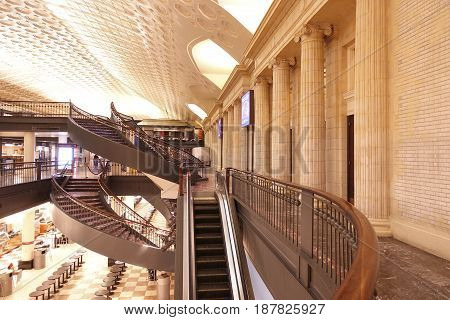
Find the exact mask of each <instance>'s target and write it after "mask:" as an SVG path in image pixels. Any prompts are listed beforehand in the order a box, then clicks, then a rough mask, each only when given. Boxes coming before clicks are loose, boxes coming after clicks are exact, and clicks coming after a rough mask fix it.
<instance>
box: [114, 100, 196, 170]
mask: <svg viewBox="0 0 450 320" xmlns="http://www.w3.org/2000/svg"><path fill="white" fill-rule="evenodd" d="M111 119H112V121H113V122H115V123H117V124H118V125H120V131H121V132H122V133H123V134H124V136H125V137H127V138H128V139H129V141H130V142H131V143H133V144H135V142H136V138H137V139H138V141H139V143H140V144H141V147H145V148H148V149H151V150H152V151H154V152H156V153H158V154H159V155H161V156H162V157H163V158H164V159H166V160H168V161H172V162H175V163H177V164H178V165H180V167H183V168H191V169H192V168H203V167H204V166H205V165H204V163H203V162H202V161H201V160H199V159H197V158H196V157H194V156H193V155H191V154H190V153H188V152H186V151H184V150H182V149H180V148H177V147H175V146H173V145H171V144H169V143H166V142H164V141H161V140H160V139H156V138H154V137H150V136H149V135H148V134H147V133H146V132H145V131H144V130H143V129H142V128H141V127H139V126H138V125H137V124H136V122H135V120H134V119H133V118H132V117H130V116H127V115H124V114H122V113H120V112H118V111H117V110H116V108H115V107H114V103H111Z"/></svg>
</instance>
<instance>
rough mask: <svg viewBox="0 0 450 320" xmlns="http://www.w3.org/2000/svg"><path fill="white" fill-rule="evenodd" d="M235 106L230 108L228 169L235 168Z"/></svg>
mask: <svg viewBox="0 0 450 320" xmlns="http://www.w3.org/2000/svg"><path fill="white" fill-rule="evenodd" d="M233 107H234V106H233V105H231V106H230V107H229V108H228V135H227V144H228V145H227V151H226V152H225V154H224V155H225V156H226V157H227V167H231V168H232V167H233V166H234V158H233V152H234V146H235V143H234V141H233V140H234V108H233Z"/></svg>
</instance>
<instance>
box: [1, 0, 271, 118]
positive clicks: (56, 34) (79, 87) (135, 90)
mask: <svg viewBox="0 0 450 320" xmlns="http://www.w3.org/2000/svg"><path fill="white" fill-rule="evenodd" d="M239 2H240V3H241V5H242V6H241V9H239ZM251 2H253V4H254V5H258V4H259V5H262V3H264V9H263V10H261V8H259V7H258V8H259V12H258V14H253V13H252V12H247V15H246V10H248V8H249V3H251ZM271 2H272V1H271V0H242V1H237V0H215V1H213V0H0V99H10V100H11V99H17V100H24V99H30V100H36V99H49V100H55V101H67V100H69V99H70V100H72V101H73V102H75V103H76V104H78V105H80V106H81V107H84V108H86V109H87V110H90V111H91V112H93V113H99V114H108V112H109V103H110V102H111V101H114V102H115V104H116V105H117V106H118V108H119V110H120V111H122V112H126V113H128V114H131V115H134V116H136V117H138V118H170V119H185V120H194V119H196V116H195V115H194V114H193V113H192V112H191V111H190V109H188V108H187V107H186V105H187V104H189V103H190V104H196V105H198V106H200V107H201V108H202V109H203V110H204V111H206V112H208V111H209V110H210V108H211V107H212V104H213V102H214V99H215V98H216V97H217V96H218V95H219V92H220V88H219V86H220V83H219V84H215V82H213V81H211V80H210V79H211V77H206V76H204V75H203V74H202V72H203V71H202V70H200V68H199V67H200V66H204V65H205V63H204V62H201V61H195V58H194V57H193V55H192V49H193V48H194V47H195V46H196V45H197V44H198V43H205V40H207V42H211V41H212V42H213V43H214V44H215V45H217V46H219V47H220V48H221V49H223V50H224V51H225V53H226V54H227V55H229V56H230V57H231V58H232V59H231V61H233V59H234V60H236V61H240V59H241V57H242V54H243V51H244V49H245V47H246V46H247V44H248V43H249V41H250V39H251V37H252V32H254V25H257V24H259V21H260V20H261V19H262V16H263V14H264V13H265V11H266V10H267V8H268V6H269V5H270V3H271ZM227 10H228V11H227ZM233 15H234V16H233ZM246 16H247V17H248V19H250V18H251V19H259V21H256V22H255V21H254V22H253V24H248V23H247V24H246V26H244V25H243V24H242V23H240V22H239V20H241V21H243V19H244V20H245V17H246ZM200 56H202V55H200ZM203 56H205V55H203ZM206 56H207V55H206ZM219 56H220V55H216V56H213V57H210V59H213V63H212V64H213V65H214V64H215V65H216V66H217V70H218V71H217V72H223V70H224V68H223V65H222V64H221V60H220V58H219ZM214 60H217V61H214ZM228 60H230V59H228ZM207 65H209V66H210V65H211V61H209V63H208V64H207ZM212 69H213V70H210V69H209V70H208V71H207V72H208V73H214V72H215V71H214V67H213V68H212Z"/></svg>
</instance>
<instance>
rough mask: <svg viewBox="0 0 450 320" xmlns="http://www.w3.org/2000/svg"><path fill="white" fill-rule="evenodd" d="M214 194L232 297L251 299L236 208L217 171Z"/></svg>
mask: <svg viewBox="0 0 450 320" xmlns="http://www.w3.org/2000/svg"><path fill="white" fill-rule="evenodd" d="M216 195H217V198H218V200H219V205H220V209H221V210H220V211H221V215H222V227H223V232H224V240H225V247H226V250H225V251H226V253H227V262H228V269H229V272H230V281H231V289H232V295H233V299H234V300H253V299H254V294H253V287H252V284H251V279H250V274H249V271H248V265H247V258H246V256H245V250H244V246H243V242H242V235H241V233H240V229H239V224H238V218H237V214H236V210H235V207H234V205H233V204H232V203H231V201H230V198H229V194H228V189H227V187H226V180H225V177H224V174H223V173H222V172H219V171H217V172H216Z"/></svg>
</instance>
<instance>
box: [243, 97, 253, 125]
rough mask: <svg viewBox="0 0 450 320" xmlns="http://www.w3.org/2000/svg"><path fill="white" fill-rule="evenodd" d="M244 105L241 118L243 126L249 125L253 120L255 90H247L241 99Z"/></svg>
mask: <svg viewBox="0 0 450 320" xmlns="http://www.w3.org/2000/svg"><path fill="white" fill-rule="evenodd" d="M241 106H242V118H241V126H242V127H248V126H249V125H250V124H251V122H252V120H251V112H252V109H253V90H250V91H247V92H246V93H245V94H244V95H243V96H242V99H241Z"/></svg>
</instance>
